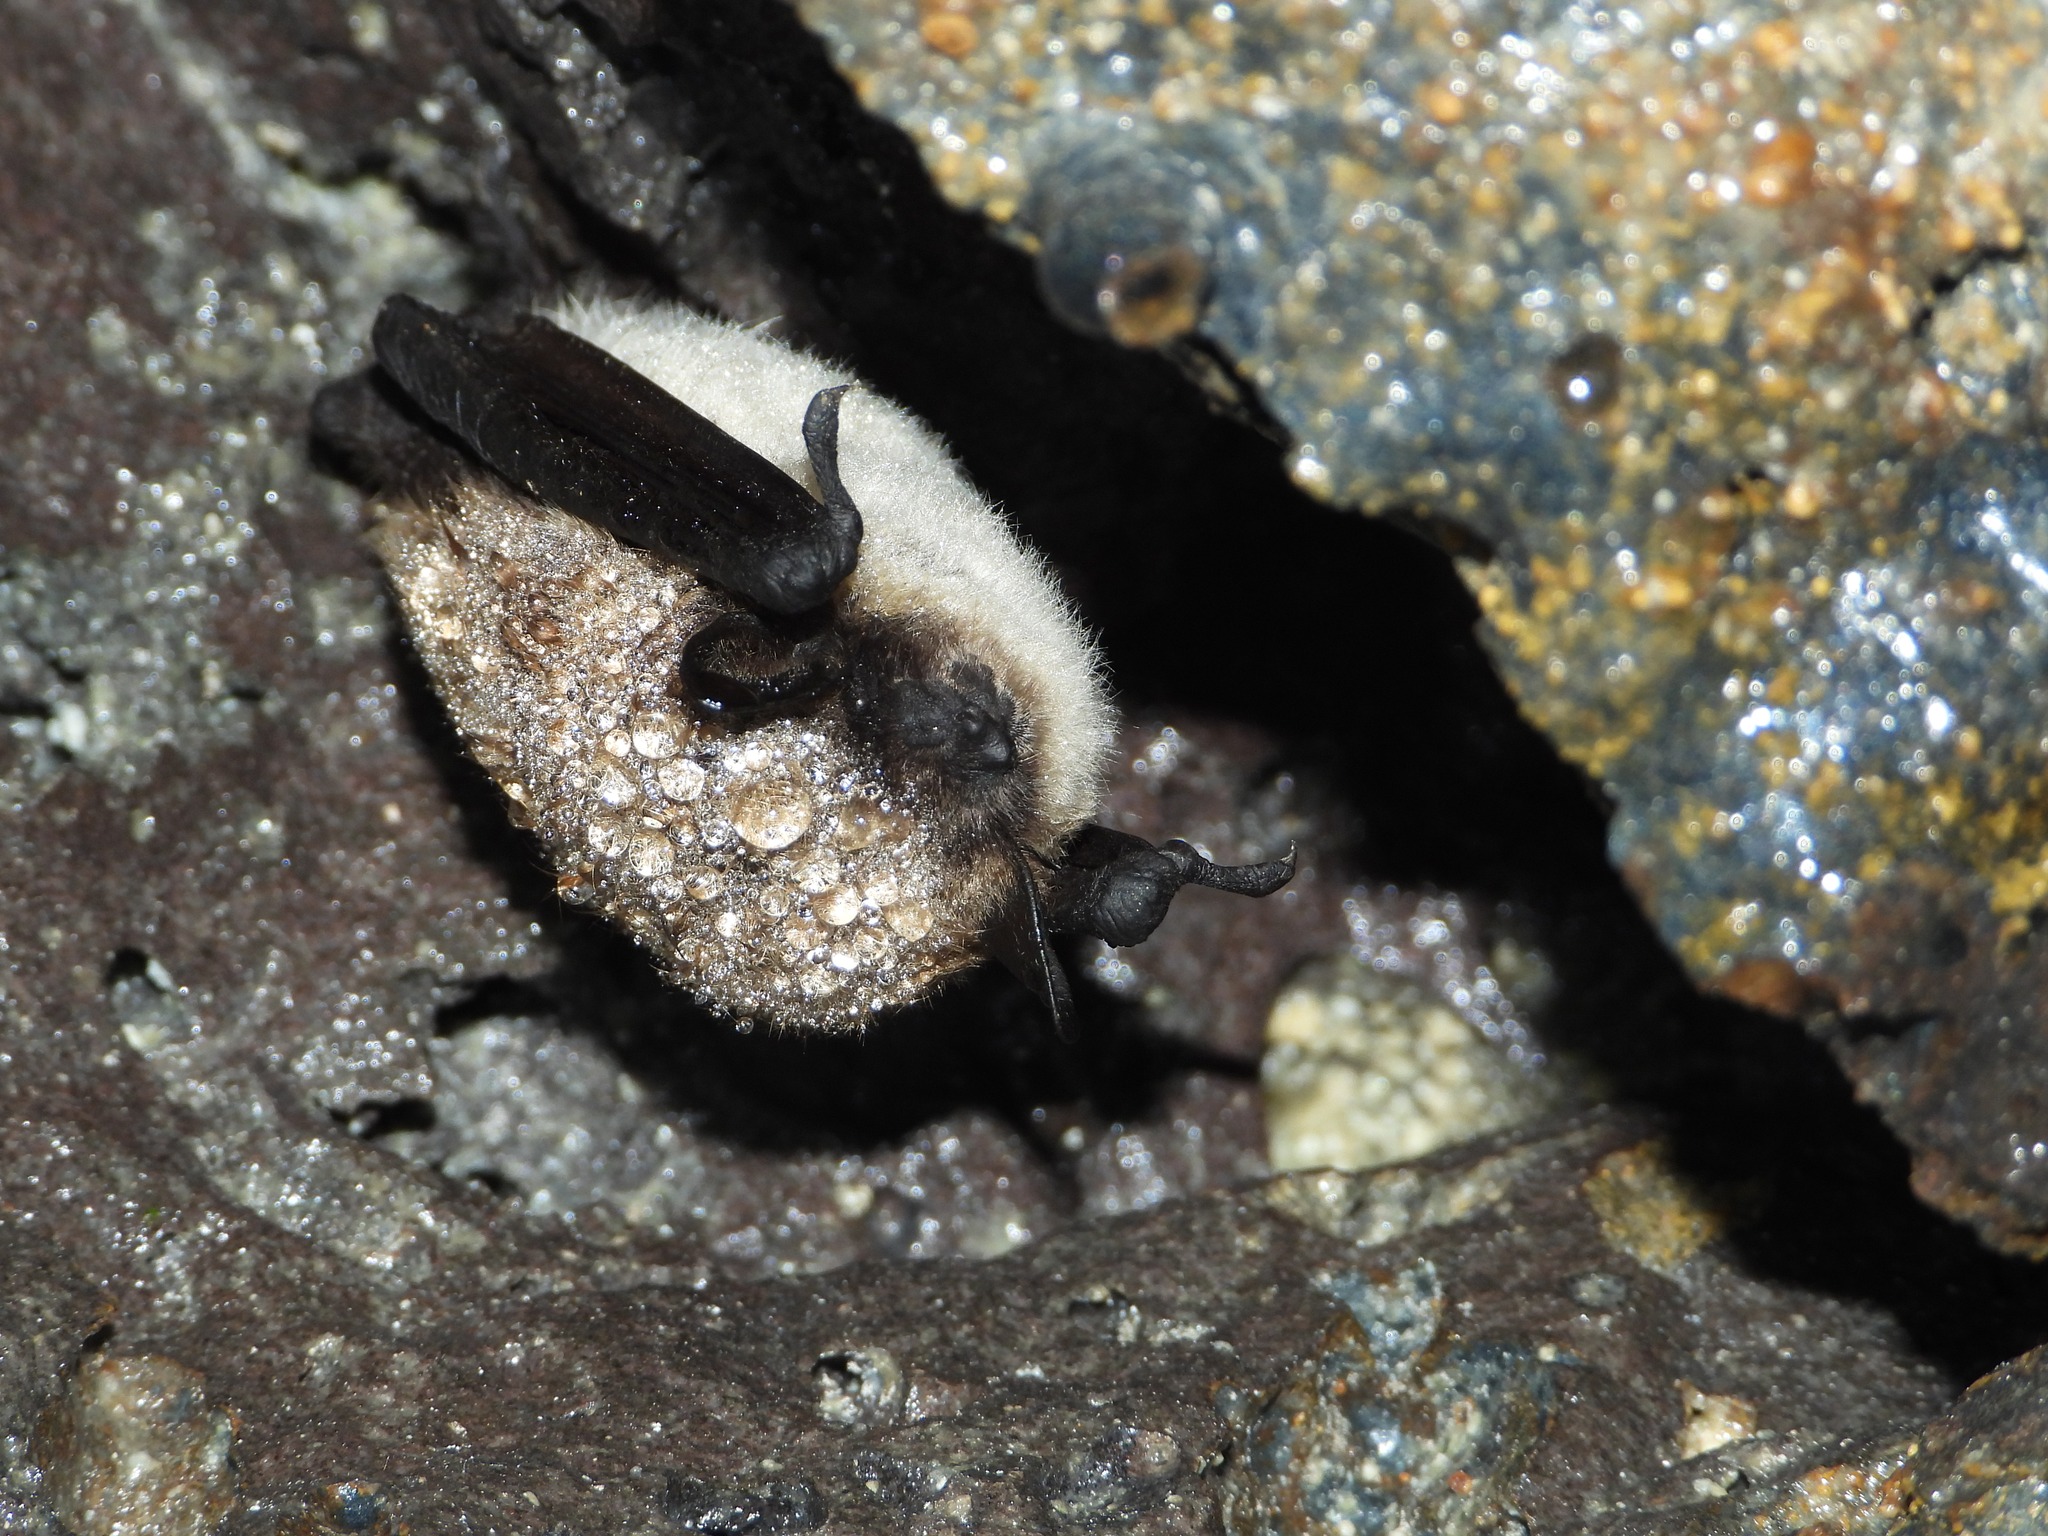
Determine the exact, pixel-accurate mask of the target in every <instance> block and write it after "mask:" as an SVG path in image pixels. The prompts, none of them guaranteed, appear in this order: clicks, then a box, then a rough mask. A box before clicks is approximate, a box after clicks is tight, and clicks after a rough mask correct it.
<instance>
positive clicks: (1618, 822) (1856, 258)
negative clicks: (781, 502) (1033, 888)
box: [800, 0, 2048, 1256]
mask: <svg viewBox="0 0 2048 1536" xmlns="http://www.w3.org/2000/svg"><path fill="white" fill-rule="evenodd" d="M800 9H801V11H802V13H803V15H804V16H805V18H806V20H807V21H809V22H810V23H811V24H812V25H813V26H815V27H816V28H818V29H819V31H820V32H821V33H822V34H823V35H824V36H825V37H826V38H827V39H828V41H829V43H830V45H831V47H832V50H833V57H834V60H835V62H837V63H838V64H839V66H840V67H841V68H842V69H843V70H844V71H845V73H846V74H847V76H848V78H849V79H850V80H851V81H852V82H853V83H854V84H855V85H856V86H857V87H858V89H859V91H860V93H861V97H862V99H863V100H864V101H865V102H866V103H867V104H868V105H869V106H870V107H871V108H872V109H874V110H875V111H876V112H878V113H881V114H882V115H884V116H886V117H887V118H889V119H890V120H891V121H893V122H895V123H896V124H897V125H898V126H899V127H901V128H902V129H903V130H904V132H905V133H906V134H908V135H909V136H910V137H911V138H912V139H913V141H914V142H916V144H917V145H918V147H919V149H920V151H921V152H922V154H923V157H924V160H925V163H926V164H927V166H928V167H929V168H930V170H931V173H932V175H933V177H934V179H935V180H936V181H937V182H938V184H939V185H940V186H941V187H942V188H943V189H944V191H945V192H946V194H947V196H949V197H950V198H952V199H953V200H954V201H955V202H957V203H959V204H961V205H962V206H966V207H973V208H977V209H979V210H981V211H982V212H984V213H985V214H986V215H987V216H988V217H989V218H990V219H991V220H993V221H994V222H995V223H996V224H997V225H998V226H999V227H1000V228H1002V229H1003V230H1005V231H1006V232H1007V233H1009V234H1010V235H1011V237H1012V238H1013V239H1015V240H1017V241H1018V242H1019V243H1020V244H1023V245H1025V246H1026V247H1027V248H1028V249H1030V250H1032V251H1033V252H1035V253H1036V256H1037V259H1038V265H1039V272H1040V276H1041V280H1042V282H1043V284H1044V288H1045V292H1046V294H1047V297H1048V298H1049V300H1050V301H1051V302H1052V303H1053V304H1054V305H1055V306H1056V307H1058V308H1059V309H1060V310H1061V311H1062V312H1063V313H1064V314H1066V315H1067V316H1068V317H1069V318H1070V319H1072V320H1073V321H1074V322H1075V323H1077V324H1080V325H1084V326H1090V327H1094V328H1097V329H1105V330H1107V331H1108V332H1109V333H1111V334H1113V335H1115V336H1117V337H1119V338H1121V339H1123V340H1125V341H1127V342H1130V343H1132V344H1137V345H1163V346H1166V347H1168V348H1169V349H1170V350H1173V351H1176V352H1177V353H1179V354H1180V355H1181V356H1183V358H1185V359H1188V360H1189V361H1191V362H1193V363H1194V364H1195V365H1196V366H1197V368H1198V369H1199V370H1206V372H1207V373H1208V374H1209V375H1211V376H1213V375H1214V374H1215V371H1216V370H1215V367H1214V363H1213V361H1208V360H1207V359H1208V353H1207V352H1203V351H1199V350H1193V351H1191V348H1192V347H1194V344H1195V342H1196V341H1197V340H1199V343H1200V344H1201V346H1202V347H1207V348H1213V349H1216V350H1217V351H1220V353H1221V354H1222V356H1223V357H1224V358H1225V359H1227V361H1228V362H1229V363H1230V364H1231V365H1232V366H1234V368H1235V369H1236V371H1237V373H1238V374H1239V375H1240V376H1241V377H1242V379H1243V380H1244V381H1245V383H1246V384H1247V385H1249V386H1250V387H1252V388H1253V389H1255V390H1256V393H1257V396H1258V398H1259V400H1260V401H1261V402H1263V404H1264V406H1265V407H1266V408H1267V409H1269V410H1270V411H1271V412H1272V413H1273V415H1274V416H1275V417H1276V418H1277V419H1278V421H1279V423H1280V424H1281V426H1282V427H1283V428H1284V429H1285V431H1286V433H1287V435H1288V437H1289V439H1290V440H1291V450H1290V452H1291V459H1290V464H1291V469H1292V472H1293V474H1294V477H1295V479H1296V480H1297V481H1298V482H1299V483H1300V484H1301V485H1303V486H1304V487H1306V488H1308V489H1310V490H1311V491H1313V492H1314V493H1315V494H1317V495H1319V496H1323V497H1327V498H1329V499H1331V500H1334V501H1337V502H1340V503H1343V504H1346V505H1354V506H1362V507H1366V508H1368V509H1372V510H1389V509H1395V510H1403V511H1420V512H1422V513H1424V514H1426V515H1427V516H1428V517H1429V518H1430V519H1431V520H1432V521H1433V522H1435V523H1436V524H1437V525H1438V527H1439V528H1440V529H1441V530H1442V532H1443V536H1444V538H1445V542H1446V543H1447V544H1449V546H1450V547H1451V548H1453V549H1454V550H1456V551H1457V552H1459V553H1460V554H1461V555H1462V557H1463V558H1462V559H1461V561H1460V570H1461V572H1462V574H1463V575H1464V576H1465V579H1466V580H1467V582H1468V583H1469V584H1470V585H1471V587H1472V590H1473V592H1474V594H1475V595H1476V596H1477V598H1478V600H1479V603H1480V606H1481V608H1482V610H1483V611H1484V615H1485V621H1486V622H1485V624H1484V626H1483V629H1482V635H1483V637H1484V639H1485V641H1486V644H1487V648H1488V651H1489V653H1490V654H1491V655H1492V657H1493V658H1494V660H1495V662H1496V663H1497V664H1498V665H1499V666H1500V668H1501V670H1502V673H1503V675H1504V676H1505V677H1506V679H1507V681H1508V683H1509V686H1510V687H1511V688H1512V689H1513V690H1514V692H1515V695H1516V697H1517V699H1518V700H1519V702H1520V703H1521V705H1522V708H1523V709H1524V710H1525V711H1526V712H1527V713H1528V715H1529V717H1530V719H1532V720H1533V721H1534V722H1535V723H1536V724H1537V725H1539V726H1540V727H1541V728H1542V729H1543V730H1544V731H1545V732H1546V733H1547V734H1548V735H1549V736H1550V738H1551V739H1552V740H1553V741H1554V742H1556V743H1557V745H1558V747H1559V748H1560V750H1561V751H1563V752H1564V754H1565V755H1566V756H1567V757H1569V758H1570V759H1571V760H1572V761H1574V762H1576V763H1578V764H1579V765H1581V766H1582V767H1583V768H1584V769H1585V770H1586V771H1587V772H1588V773H1589V774H1590V775H1591V776H1592V777H1593V778H1594V779H1596V780H1597V781H1598V782H1599V783H1600V784H1601V785H1602V787H1603V788H1604V789H1605V790H1606V791H1607V793H1608V794H1609V795H1610V796H1612V798H1613V800H1614V802H1615V815H1614V819H1613V822H1612V826H1611V830H1610V834H1609V836H1610V846H1611V849H1612V854H1613V857H1614V859H1615V861H1616V863H1617V864H1618V865H1619V866H1620V867H1621V868H1622V870H1623V871H1624V872H1625V874H1626V876H1627V878H1628V879H1629V881H1630V882H1631V884H1632V886H1633V887H1634V889H1635V890H1636V891H1637V892H1638V894H1639V895H1640V897H1641V898H1642V900H1643V901H1644V903H1645V905H1646V906H1647V908H1648V910H1649V912H1650V913H1651V915H1652V917H1653V918H1654V920H1655V922H1656V923H1657V925H1658V927H1659V929H1660V930H1661V931H1662V933H1663V934H1664V936H1665V938H1666V940H1667V941H1668V942H1669V943H1670V944H1671V946H1672V948H1673V949H1674V950H1675V951H1676V953H1677V954H1678V955H1679V956H1680V958H1681V959H1682V960H1683V962H1684V963H1685V965H1686V966H1687V967H1688V969H1689V970H1690V972H1691V973H1692V975H1693V976H1694V977H1695V978H1696V979H1698V980H1699V981H1700V982H1702V983H1704V984H1705V985H1708V986H1712V987H1717V988H1720V989H1722V990H1724V991H1726V992H1727V993H1729V994H1730V995H1731V996H1734V997H1736V998H1738V999H1740V1000H1742V1001H1744V1002H1746V1003H1751V1004H1754V1005H1758V1006H1762V1007H1766V1008H1769V1009H1772V1010H1774V1011H1777V1012H1781V1013H1785V1014H1787V1015H1793V1016H1804V1017H1808V1018H1812V1019H1816V1020H1824V1021H1827V1023H1828V1027H1829V1028H1831V1029H1832V1030H1833V1031H1834V1043H1835V1046H1836V1050H1837V1053H1838V1055H1839V1056H1840V1058H1841V1060H1842V1063H1843V1065H1844V1067H1845V1068H1846V1069H1847V1070H1848V1072H1849V1073H1850V1074H1851V1075H1852V1077H1853V1078H1854V1079H1855V1081H1856V1082H1857V1084H1858V1086H1859V1089H1860V1090H1861V1091H1862V1093H1863V1094H1864V1095H1865V1096H1866V1097H1867V1098H1868V1099H1869V1100H1870V1101H1871V1102H1873V1103H1874V1104H1876V1105H1877V1106H1878V1107H1879V1108H1880V1110H1881V1111H1882V1112H1883V1113H1884V1114H1885V1116H1886V1118H1887V1120H1888V1121H1889V1122H1890V1123H1891V1124H1892V1125H1893V1126H1894V1127H1895V1128H1896V1129H1897V1130H1898V1131H1899V1133H1900V1134H1901V1135H1902V1136H1904V1137H1905V1138H1906V1139H1907V1140H1908V1141H1909V1142H1910V1143H1912V1145H1913V1146H1914V1147H1915V1149H1916V1151H1917V1152H1918V1153H1919V1155H1920V1166H1919V1172H1918V1179H1919V1188H1920V1189H1921V1190H1922V1191H1923V1193H1925V1194H1926V1196H1927V1197H1928V1198H1929V1199H1931V1200H1933V1201H1935V1202H1936V1203H1937V1204H1938V1205H1940V1206H1941V1207H1942V1208H1943V1209H1945V1210H1947V1211H1949V1212H1951V1213H1952V1214H1955V1215H1957V1216H1959V1217H1961V1218H1963V1219H1966V1220H1969V1221H1971V1222H1973V1223H1974V1224H1976V1225H1977V1226H1978V1228H1979V1229H1980V1230H1982V1231H1984V1232H1985V1233H1986V1234H1987V1235H1989V1236H1991V1237H1992V1238H1993V1239H1994V1240H1995V1241H1998V1242H2000V1243H2003V1244H2006V1245H2007V1246H2010V1247H2011V1248H2013V1249H2014V1250H2015V1251H2020V1252H2027V1253H2033V1254H2036V1255H2037V1256H2039V1255H2041V1254H2048V1020H2044V1019H2043V1018H2041V1017H2040V1016H2039V1014H2038V1011H2037V1009H2038V999H2039V997H2040V996H2041V994H2042V991H2043V977H2044V971H2043V962H2042V949H2041V946H2040V944H2039V943H2038V942H2037V941H2036V938H2035V922H2036V917H2037V914H2038V913H2039V912H2040V911H2041V910H2042V907H2043V897H2044V893H2048V877H2044V875H2043V873H2042V871H2043V868H2044V867H2048V866H2044V856H2048V800H2044V798H2043V792H2042V785H2043V784H2044V783H2048V777H2044V774H2043V768H2044V765H2048V745H2044V739H2043V738H2042V736H2041V733H2040V730H2039V718H2040V706H2039V697H2038V683H2037V680H2038V676H2039V672H2040V668H2041V664H2042V659H2043V655H2044V646H2048V630H2044V629H2043V627H2042V626H2043V620H2044V612H2048V610H2044V609H2043V606H2042V605H2043V603H2044V602H2048V595H2044V588H2043V580H2044V577H2043V571H2044V569H2048V567H2044V565H2043V558H2044V554H2048V469H2044V466H2043V463H2042V462H2041V459H2040V455H2039V452H2038V449H2037V447H2036V446H2035V445H2036V443H2037V440H2038V439H2039V437H2040V432H2041V423H2042V411H2043V409H2044V408H2048V406H2044V400H2048V397H2044V395H2043V383H2042V381H2043V379H2044V378H2048V373H2044V370H2043V360H2044V357H2048V310H2044V308H2043V305H2044V295H2048V277H2044V275H2043V270H2042V266H2041V262H2040V259H2039V254H2038V252H2037V251H2035V250H2034V249H2033V248H2032V244H2031V242H2032V241H2033V240H2034V239H2035V238H2036V237H2037V231H2038V228H2039V225H2040V222H2041V216H2042V215H2041V209H2042V201H2043V189H2044V186H2048V181H2044V171H2048V118H2044V116H2043V114H2042V112H2041V109H2040V104H2041V100H2042V94H2043V91H2044V89H2048V64H2044V62H2043V60H2044V56H2048V32H2044V31H2043V28H2042V20H2041V16H2040V13H2039V12H2038V10H2037V9H2035V8H2034V7H2031V6H2027V5H1991V6H1977V7H1973V8H1972V9H1971V10H1970V13H1969V16H1968V21H1967V25H1965V26H1963V27H1961V28H1960V29H1958V28H1956V27H1954V26H1951V25H1950V24H1949V22H1950V19H1951V18H1950V14H1949V12H1947V11H1946V10H1945V9H1943V8H1941V7H1933V6H1915V5H1879V6H1870V5H1862V4H1853V5H1830V4H1822V5H1807V4H1793V3H1781V0H1740V3H1729V4H1723V5H1713V6H1704V7H1703V6H1700V5H1695V4H1681V3H1657V4H1651V5H1648V6H1639V7H1634V8H1622V7H1613V8H1602V7H1597V6H1595V7H1587V6H1584V5H1579V4H1576V3H1571V4H1566V3H1548V0H1546V3H1538V4H1532V5H1517V6H1502V5H1491V4H1480V5H1436V4H1417V3H1407V0H1364V3H1359V4H1350V5H1333V6H1310V5H1259V6H1252V5H1247V6H1232V5H1228V4H1225V5H1220V6H1217V5H1210V4H1207V3H1202V4H1195V3H1191V0H1187V3H1183V0H1131V3H1122V0H1115V3H1108V4H1101V3H1070V0H1039V3H1031V4H1024V5H997V4H994V3H984V0H917V3H913V0H803V3H802V4H801V6H800ZM1839 1020H1845V1021H1846V1023H1842V1022H1837V1021H1839Z"/></svg>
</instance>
